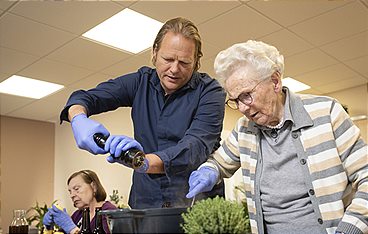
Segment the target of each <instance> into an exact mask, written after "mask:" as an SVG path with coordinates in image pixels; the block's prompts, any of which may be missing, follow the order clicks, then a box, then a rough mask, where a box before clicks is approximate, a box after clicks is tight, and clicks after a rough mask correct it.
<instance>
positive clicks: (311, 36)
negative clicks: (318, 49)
mask: <svg viewBox="0 0 368 234" xmlns="http://www.w3.org/2000/svg"><path fill="white" fill-rule="evenodd" d="M367 29H368V9H367V8H366V7H364V6H363V4H361V3H359V2H357V1H354V2H352V3H349V4H346V5H344V6H343V7H341V8H337V9H334V10H332V11H329V12H327V13H325V14H323V15H320V16H316V17H314V18H312V19H309V20H307V21H304V22H302V23H299V24H296V25H294V26H292V27H290V30H292V31H293V32H295V33H296V34H298V35H299V36H301V37H304V38H305V39H306V40H307V41H309V42H311V43H312V44H314V45H323V44H326V43H329V42H333V41H336V40H339V39H341V38H344V37H347V36H350V35H354V34H357V33H360V32H362V31H366V30H367Z"/></svg>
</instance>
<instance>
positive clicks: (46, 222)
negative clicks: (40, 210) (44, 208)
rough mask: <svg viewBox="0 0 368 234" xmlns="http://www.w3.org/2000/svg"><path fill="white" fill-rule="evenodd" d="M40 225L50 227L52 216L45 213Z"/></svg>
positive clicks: (49, 213)
mask: <svg viewBox="0 0 368 234" xmlns="http://www.w3.org/2000/svg"><path fill="white" fill-rule="evenodd" d="M42 223H43V224H44V225H46V226H50V225H51V224H52V223H53V221H52V214H51V212H50V211H48V212H46V214H45V215H44V216H43V219H42Z"/></svg>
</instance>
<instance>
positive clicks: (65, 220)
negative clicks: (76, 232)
mask: <svg viewBox="0 0 368 234" xmlns="http://www.w3.org/2000/svg"><path fill="white" fill-rule="evenodd" d="M50 211H51V215H52V217H53V220H54V223H55V224H56V225H58V226H59V227H61V228H62V229H63V230H64V231H65V232H66V233H70V232H71V231H72V230H73V229H74V228H76V227H77V226H76V225H75V223H74V222H73V220H72V218H70V216H69V215H68V213H66V209H65V208H64V210H60V209H59V208H57V207H56V206H55V205H52V208H50V209H49V212H50Z"/></svg>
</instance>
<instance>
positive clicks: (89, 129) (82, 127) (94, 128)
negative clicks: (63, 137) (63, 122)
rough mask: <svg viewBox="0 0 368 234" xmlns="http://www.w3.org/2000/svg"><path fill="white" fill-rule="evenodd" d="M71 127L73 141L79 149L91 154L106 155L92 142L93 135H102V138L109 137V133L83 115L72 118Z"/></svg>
mask: <svg viewBox="0 0 368 234" xmlns="http://www.w3.org/2000/svg"><path fill="white" fill-rule="evenodd" d="M71 125H72V130H73V134H74V139H75V141H76V142H77V146H78V147H79V148H80V149H84V150H87V151H89V152H90V153H92V154H105V153H107V151H105V150H104V149H101V148H100V147H99V146H98V145H97V144H96V142H95V141H94V140H93V135H94V134H95V133H102V134H103V135H104V136H108V135H110V133H109V131H108V130H107V129H106V128H105V127H104V126H103V125H102V124H100V123H98V122H96V121H94V120H92V119H89V118H87V116H86V115H85V114H78V115H76V116H74V117H73V119H72V121H71Z"/></svg>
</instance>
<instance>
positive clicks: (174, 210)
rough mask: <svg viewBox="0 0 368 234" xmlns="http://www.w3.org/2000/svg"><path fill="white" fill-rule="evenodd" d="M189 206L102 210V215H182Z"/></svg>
mask: <svg viewBox="0 0 368 234" xmlns="http://www.w3.org/2000/svg"><path fill="white" fill-rule="evenodd" d="M187 209H188V207H170V208H149V209H129V208H125V209H116V210H103V211H100V213H101V214H102V215H106V216H108V217H109V218H112V219H114V218H124V217H131V216H132V215H133V216H135V217H139V216H144V217H147V216H167V215H180V214H182V213H184V212H186V211H187Z"/></svg>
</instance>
